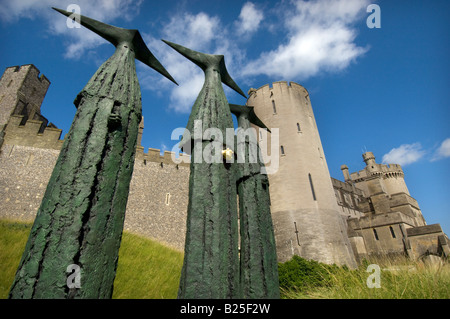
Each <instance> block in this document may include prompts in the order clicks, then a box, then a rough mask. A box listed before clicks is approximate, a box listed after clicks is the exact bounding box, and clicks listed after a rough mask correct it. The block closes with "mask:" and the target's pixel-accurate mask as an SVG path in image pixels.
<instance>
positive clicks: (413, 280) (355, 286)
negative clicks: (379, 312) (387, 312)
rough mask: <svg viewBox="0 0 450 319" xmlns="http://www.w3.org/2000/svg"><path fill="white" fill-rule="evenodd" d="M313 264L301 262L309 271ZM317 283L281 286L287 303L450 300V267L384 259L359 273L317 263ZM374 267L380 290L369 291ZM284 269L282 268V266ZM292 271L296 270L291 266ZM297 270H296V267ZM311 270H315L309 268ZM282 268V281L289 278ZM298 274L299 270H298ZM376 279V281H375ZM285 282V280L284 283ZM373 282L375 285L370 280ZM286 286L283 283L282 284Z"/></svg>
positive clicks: (363, 266) (310, 281)
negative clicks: (294, 300)
mask: <svg viewBox="0 0 450 319" xmlns="http://www.w3.org/2000/svg"><path fill="white" fill-rule="evenodd" d="M308 263H309V262H308V261H306V262H305V260H303V261H302V262H299V263H298V264H299V268H303V269H304V268H305V265H303V264H308ZM313 263H314V267H316V269H315V270H314V273H315V276H316V279H315V280H309V281H306V282H305V281H302V284H300V285H299V284H297V283H295V282H293V281H291V282H288V284H287V285H284V286H283V284H282V285H281V292H282V297H283V298H286V299H450V265H449V263H445V264H443V265H440V266H433V265H429V264H425V263H423V262H420V261H417V262H412V261H410V260H406V259H403V258H397V259H395V260H391V259H387V258H383V259H377V260H372V261H368V262H365V263H364V264H363V265H361V266H359V268H357V269H355V270H349V269H347V268H345V267H337V266H329V265H324V264H319V263H317V262H313ZM370 264H377V265H379V267H380V268H379V269H380V277H379V279H380V280H379V288H376V287H373V288H369V287H368V285H367V280H368V277H369V276H371V275H373V274H374V271H373V270H372V271H370V272H367V269H368V268H367V267H368V265H370ZM280 266H282V265H280ZM291 267H292V266H291ZM293 268H295V267H293ZM306 268H308V269H310V268H311V266H306ZM284 271H285V270H283V268H281V267H280V279H281V278H283V277H285V276H286V274H284ZM297 271H298V270H297ZM371 278H373V277H371ZM280 282H281V280H280ZM370 282H372V281H371V280H370ZM281 283H282V282H281Z"/></svg>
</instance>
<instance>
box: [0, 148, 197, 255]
mask: <svg viewBox="0 0 450 319" xmlns="http://www.w3.org/2000/svg"><path fill="white" fill-rule="evenodd" d="M58 155H59V151H58V150H52V149H42V148H34V147H29V146H20V145H9V144H4V145H3V147H2V149H1V152H0V218H4V219H13V220H21V221H28V222H32V221H33V220H34V218H35V216H36V212H37V210H38V208H39V206H40V204H41V200H42V197H43V195H44V192H45V189H46V187H47V183H48V180H49V178H50V175H51V173H52V170H53V167H54V165H55V163H56V160H57V158H58ZM140 155H141V156H139V158H137V159H136V161H135V167H134V172H133V178H132V180H131V185H130V196H129V198H128V205H127V213H126V217H125V226H124V229H125V230H127V231H130V232H133V233H137V234H140V235H144V236H146V237H150V238H154V239H156V240H158V241H159V242H163V243H165V244H167V245H169V246H171V247H173V248H176V249H179V250H183V249H184V238H185V232H186V209H187V204H188V203H187V199H188V181H189V167H188V166H186V165H176V164H167V160H166V163H163V162H162V160H163V159H164V158H163V157H161V161H149V160H148V159H146V160H144V159H143V158H146V157H147V156H146V154H140ZM166 157H167V156H166Z"/></svg>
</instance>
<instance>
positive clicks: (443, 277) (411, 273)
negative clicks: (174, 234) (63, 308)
mask: <svg viewBox="0 0 450 319" xmlns="http://www.w3.org/2000/svg"><path fill="white" fill-rule="evenodd" d="M30 228H31V224H24V223H18V222H12V221H5V220H0V298H6V297H7V295H8V291H9V287H10V286H11V283H12V281H13V279H14V275H15V272H16V269H17V266H18V264H19V261H20V257H21V256H22V252H23V249H24V247H25V244H26V241H27V239H28V234H29V232H30ZM182 262H183V254H182V253H180V252H178V251H175V250H173V249H171V248H168V247H166V246H164V245H161V244H159V243H157V242H154V241H151V240H149V239H146V238H143V237H140V236H137V235H134V234H130V233H127V232H125V233H124V235H123V239H122V244H121V247H120V250H119V265H118V268H117V276H116V279H115V281H114V293H113V298H132V299H146V298H148V299H159V298H176V295H177V290H178V282H179V278H180V273H181V266H182ZM370 264H375V265H378V266H379V281H378V283H379V288H376V287H374V288H369V287H368V285H367V282H368V279H369V283H376V281H375V280H372V279H374V275H375V272H376V270H375V271H374V270H371V271H370V272H368V271H367V270H368V266H369V265H370ZM369 270H370V269H369ZM279 274H280V289H281V292H282V297H283V298H286V299H312V298H313V299H328V298H332V299H365V298H369V299H372V298H383V299H391V298H392V299H402V298H403V299H422V298H423V299H450V265H449V264H448V263H447V264H445V265H442V266H431V265H427V264H424V263H422V262H411V261H408V260H405V259H396V260H389V259H382V260H371V261H367V262H366V263H365V264H364V265H361V266H360V267H359V268H358V269H355V270H349V269H347V268H345V267H337V266H330V265H325V264H321V263H318V262H315V261H308V260H305V259H303V258H300V257H298V256H294V258H293V259H292V260H290V261H288V262H286V263H283V264H279Z"/></svg>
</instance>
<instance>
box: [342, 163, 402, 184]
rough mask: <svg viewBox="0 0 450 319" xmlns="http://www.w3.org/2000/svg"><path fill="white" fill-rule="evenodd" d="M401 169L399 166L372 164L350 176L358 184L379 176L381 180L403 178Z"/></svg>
mask: <svg viewBox="0 0 450 319" xmlns="http://www.w3.org/2000/svg"><path fill="white" fill-rule="evenodd" d="M404 175H405V174H404V173H403V169H402V167H401V165H400V164H377V163H373V164H371V165H370V166H367V167H366V168H364V169H363V170H360V171H358V172H354V173H351V174H350V178H351V180H353V181H355V182H359V181H362V180H364V179H365V178H368V177H372V176H379V177H383V178H398V177H401V178H403V177H404Z"/></svg>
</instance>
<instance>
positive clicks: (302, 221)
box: [247, 81, 355, 266]
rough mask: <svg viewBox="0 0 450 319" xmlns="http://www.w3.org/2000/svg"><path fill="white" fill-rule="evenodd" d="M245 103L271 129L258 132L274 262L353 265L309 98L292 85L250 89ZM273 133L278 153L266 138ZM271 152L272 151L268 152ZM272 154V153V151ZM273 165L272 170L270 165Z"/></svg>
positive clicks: (301, 88) (349, 246) (304, 91)
mask: <svg viewBox="0 0 450 319" xmlns="http://www.w3.org/2000/svg"><path fill="white" fill-rule="evenodd" d="M248 94H249V98H248V101H247V105H251V106H254V110H255V113H256V114H257V116H258V117H259V118H260V119H261V120H262V121H263V122H264V123H266V125H267V126H268V127H269V128H270V129H271V131H272V134H269V133H268V134H267V147H265V142H266V141H264V138H265V137H264V136H265V134H264V133H263V132H261V131H259V134H258V137H259V142H260V146H261V149H262V153H263V157H264V154H265V156H266V158H267V159H266V162H268V161H269V160H270V162H269V163H268V164H266V165H267V166H268V167H269V168H270V170H268V172H269V183H270V190H271V192H270V198H271V211H272V219H273V222H274V227H275V238H276V243H277V254H278V260H279V261H280V262H284V261H286V260H288V259H290V258H291V257H292V256H293V255H294V254H295V255H299V256H302V257H304V258H307V259H314V260H317V261H320V262H325V263H336V264H347V265H349V266H354V265H355V260H354V256H353V252H352V248H351V245H350V243H349V240H348V237H347V231H346V225H345V223H344V220H343V218H342V216H341V215H340V213H339V211H340V210H339V208H338V205H337V202H336V199H335V194H334V190H333V186H332V183H331V178H330V174H329V171H328V166H327V162H326V159H325V155H324V152H323V148H322V143H321V141H320V136H319V131H318V129H317V124H316V121H315V119H314V114H313V110H312V107H311V102H310V99H309V94H308V92H307V91H306V89H305V88H304V87H303V86H301V85H299V84H296V83H294V82H291V83H290V84H289V85H288V83H287V82H284V81H283V82H275V83H273V87H272V88H271V87H270V86H269V85H265V86H263V87H261V88H259V89H257V90H255V89H250V91H249V93H248ZM277 128H278V129H279V141H275V140H272V142H273V143H276V142H279V147H278V149H274V148H273V149H272V142H271V138H272V137H274V138H275V134H276V129H277ZM271 149H272V151H270V150H271ZM273 152H275V154H274V153H273ZM277 160H279V165H278V168H277V169H274V167H271V166H273V165H274V164H278V162H277Z"/></svg>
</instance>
